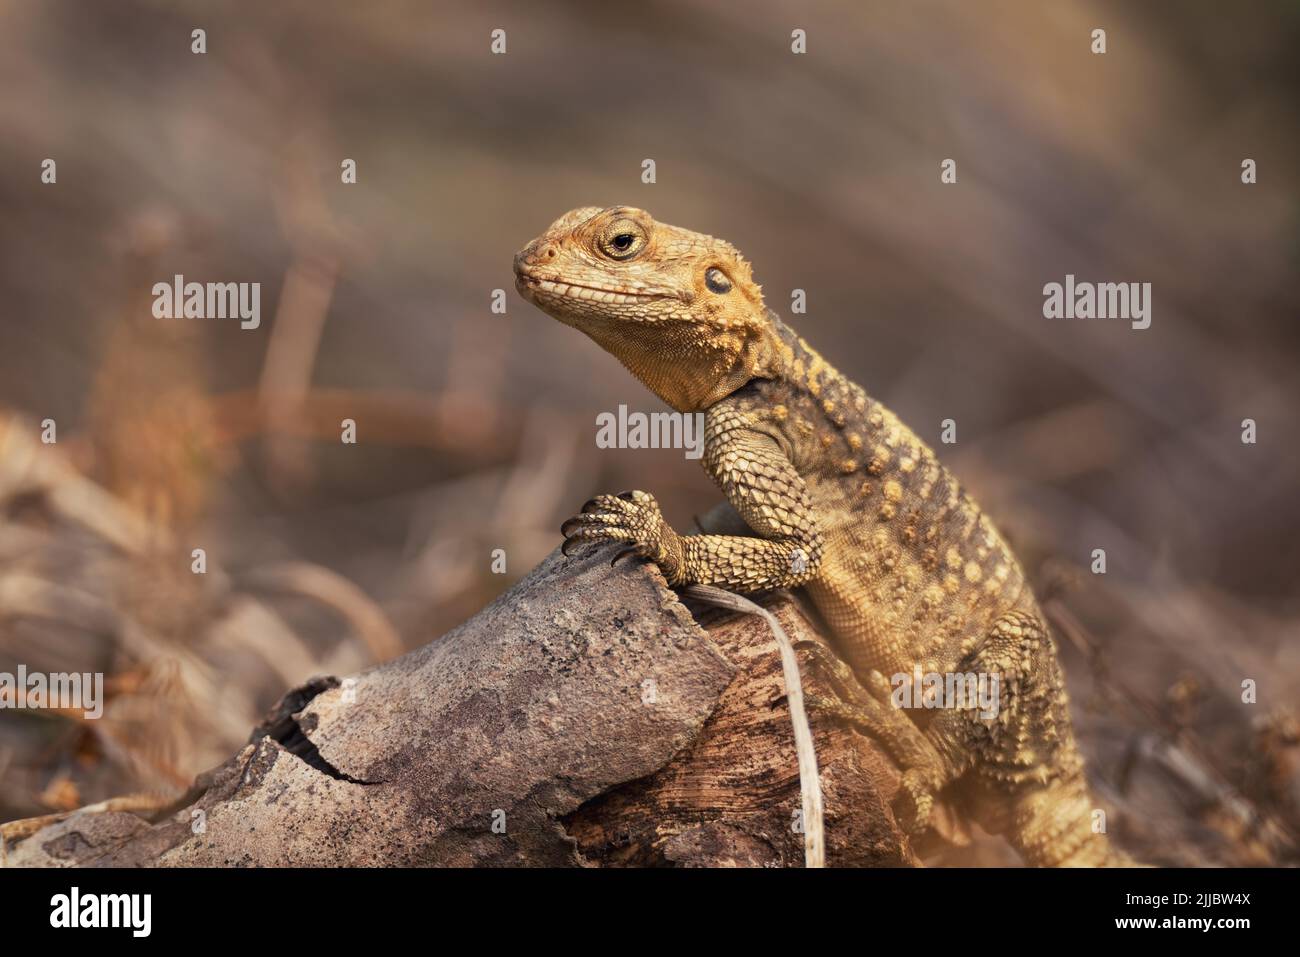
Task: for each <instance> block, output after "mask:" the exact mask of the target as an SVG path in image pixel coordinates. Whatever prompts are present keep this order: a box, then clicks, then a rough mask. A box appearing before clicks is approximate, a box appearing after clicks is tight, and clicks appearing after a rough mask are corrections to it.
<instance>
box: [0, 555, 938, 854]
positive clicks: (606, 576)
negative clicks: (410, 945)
mask: <svg viewBox="0 0 1300 957" xmlns="http://www.w3.org/2000/svg"><path fill="white" fill-rule="evenodd" d="M611 554H612V550H611V549H599V550H596V551H595V552H593V553H591V554H587V555H582V556H576V557H574V558H568V559H566V558H563V557H561V556H560V555H559V554H558V553H555V554H552V555H551V556H550V557H549V558H548V559H547V560H546V561H544V562H543V563H542V564H541V565H539V566H538V567H537V568H536V569H534V570H533V571H532V572H531V573H530V574H529V575H528V576H527V577H526V578H525V579H524V580H523V581H521V582H520V583H519V584H518V585H516V586H515V587H514V588H512V589H510V591H508V592H507V593H506V594H504V595H502V596H501V597H500V598H498V599H497V600H496V601H494V602H493V603H492V604H490V605H489V606H488V607H486V608H484V609H483V610H482V611H481V612H479V613H478V614H477V615H475V616H474V617H473V618H471V619H470V620H469V621H467V622H465V623H464V624H463V625H461V626H460V627H458V628H456V629H455V630H453V631H452V632H450V633H449V634H447V635H445V636H443V637H442V638H440V639H437V640H435V641H433V642H431V643H430V644H428V645H425V646H424V647H422V648H419V649H417V650H415V651H412V652H410V653H409V654H406V655H404V656H402V657H400V658H397V659H395V660H393V661H390V662H387V663H385V664H383V665H380V666H378V667H375V668H373V669H371V670H369V671H365V672H362V673H361V674H359V675H356V676H355V677H352V678H347V679H344V680H339V679H337V678H332V677H331V678H321V679H317V680H315V681H312V682H310V683H308V684H307V685H306V686H304V687H302V688H298V689H295V690H294V691H292V692H290V693H289V694H287V695H285V697H284V699H283V700H282V701H281V702H280V703H279V705H277V707H276V708H275V709H274V710H273V711H272V713H271V714H269V715H268V716H267V717H266V718H265V719H264V720H263V722H262V723H261V724H260V725H259V727H258V728H257V729H255V730H254V732H253V735H252V738H251V740H250V743H249V744H248V745H247V746H246V747H244V748H243V749H242V750H241V751H240V752H239V753H238V754H236V755H235V756H233V757H232V758H231V759H230V760H228V761H227V762H225V763H224V764H222V765H220V766H219V767H217V768H215V769H213V770H212V771H210V772H208V773H206V774H204V775H201V776H200V777H199V779H198V780H197V781H196V782H195V785H194V787H192V788H191V789H190V791H189V793H188V794H187V795H186V796H185V797H184V798H183V799H181V801H180V802H178V803H177V804H176V805H173V806H172V807H170V808H168V809H165V810H164V811H162V812H159V813H157V814H155V815H153V817H152V819H146V818H145V817H142V816H137V815H136V814H132V813H127V812H124V811H117V810H100V811H95V810H92V809H83V810H80V811H76V812H73V813H72V814H70V815H68V816H67V817H66V818H64V819H62V820H59V821H56V822H54V823H50V824H46V825H45V826H44V827H41V828H40V829H38V830H34V832H33V833H29V834H26V835H25V836H23V832H22V829H21V828H20V829H13V828H12V826H11V827H10V837H9V839H8V840H7V842H6V844H7V846H6V847H5V849H4V850H5V852H6V854H7V863H8V864H10V865H20V866H128V867H132V866H171V867H179V866H408V865H411V866H418V865H451V866H503V865H550V866H555V865H561V866H625V865H679V866H690V865H696V866H718V865H739V866H802V865H803V836H802V834H801V833H800V832H799V831H798V830H797V827H798V823H799V822H798V817H797V812H798V811H799V808H800V791H799V776H798V770H797V764H796V758H795V749H794V738H793V734H792V730H791V725H790V715H789V711H788V710H787V707H786V700H785V690H784V687H783V683H782V677H781V665H780V657H779V654H778V651H777V645H776V642H775V639H774V638H773V636H772V635H771V633H770V631H769V629H768V627H767V625H766V624H765V623H764V622H763V621H762V620H761V619H759V618H757V617H753V616H734V615H732V616H728V615H720V614H718V613H716V612H701V614H700V620H701V621H702V622H703V624H700V623H697V621H696V619H695V618H694V617H693V616H692V614H691V611H690V610H688V608H687V607H686V606H685V605H684V604H682V602H681V601H679V599H678V597H677V596H676V595H675V594H674V593H673V592H672V591H671V590H669V589H668V588H667V587H666V586H665V584H664V580H663V578H662V576H661V575H660V574H659V572H658V570H657V569H656V568H654V567H653V566H650V565H647V564H637V563H636V562H621V563H620V564H619V565H618V566H617V567H615V568H611V567H610V556H611ZM766 604H767V607H769V608H770V609H771V610H772V611H774V613H775V614H776V615H777V616H778V617H779V619H780V620H781V622H782V623H783V625H784V626H785V628H786V630H787V632H788V634H789V635H790V638H791V640H792V641H794V642H796V643H798V642H800V641H813V642H818V643H823V644H824V640H823V639H822V637H821V636H820V635H818V634H817V632H816V630H815V629H814V628H813V626H812V625H811V624H810V623H809V621H808V619H807V618H806V617H805V616H804V615H803V614H802V613H801V611H800V608H799V606H798V604H797V603H796V602H795V601H794V600H793V599H792V598H790V597H789V596H786V595H779V594H778V595H775V596H772V597H770V598H769V599H768V600H767V601H766ZM802 660H803V659H802V656H801V661H802ZM802 670H803V673H804V686H805V691H806V693H808V694H810V695H817V694H822V695H827V696H829V694H830V692H829V690H828V689H827V688H825V687H824V686H822V685H820V683H819V680H818V678H817V675H816V672H815V671H814V670H812V669H808V668H803V669H802ZM812 729H813V737H814V740H815V742H816V746H817V757H818V763H819V767H820V774H821V785H822V789H823V793H824V799H825V805H826V841H827V848H826V850H827V863H828V864H829V865H831V866H836V865H873V866H881V865H909V864H914V863H915V858H914V856H913V853H912V851H911V849H910V847H909V845H908V842H907V841H906V839H905V838H904V837H903V835H902V834H901V832H900V831H899V829H898V827H897V825H896V824H895V822H894V818H893V816H892V814H891V812H890V809H889V801H890V799H891V798H892V796H893V793H894V791H895V789H896V787H897V778H898V776H897V771H896V769H895V768H894V766H893V765H892V764H891V762H890V761H889V759H888V758H887V757H886V756H885V755H884V754H883V752H881V751H880V750H879V749H878V748H877V747H876V746H875V745H874V744H873V742H871V741H870V740H869V739H868V738H866V737H864V736H862V735H860V734H858V733H857V732H855V731H852V730H850V729H848V728H846V727H844V726H843V725H841V724H839V723H838V722H835V721H833V720H829V719H822V718H821V717H819V716H818V714H817V713H816V712H815V711H814V712H813V715H812ZM15 834H16V835H17V836H15Z"/></svg>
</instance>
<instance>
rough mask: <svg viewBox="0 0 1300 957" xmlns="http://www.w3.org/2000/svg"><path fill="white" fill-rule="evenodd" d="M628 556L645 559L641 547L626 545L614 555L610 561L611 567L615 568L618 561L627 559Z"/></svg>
mask: <svg viewBox="0 0 1300 957" xmlns="http://www.w3.org/2000/svg"><path fill="white" fill-rule="evenodd" d="M628 555H637V556H639V557H644V556H642V555H641V546H640V545H624V546H623V547H622V548H620V549H619V550H618V551H617V552H615V553H614V557H613V558H612V559H610V562H609V567H610V568H613V567H614V566H615V565H617V564H618V560H619V559H620V558H626V557H627V556H628Z"/></svg>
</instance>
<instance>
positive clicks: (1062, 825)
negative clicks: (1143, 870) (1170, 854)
mask: <svg viewBox="0 0 1300 957" xmlns="http://www.w3.org/2000/svg"><path fill="white" fill-rule="evenodd" d="M1105 821H1106V812H1105V811H1104V810H1103V809H1102V808H1100V807H1098V806H1097V803H1096V801H1094V800H1093V798H1092V795H1091V793H1090V792H1089V790H1088V785H1087V782H1086V781H1085V780H1084V777H1083V774H1082V772H1079V773H1076V774H1074V775H1071V776H1070V777H1068V778H1064V779H1058V780H1056V781H1054V782H1052V783H1051V784H1049V785H1048V786H1047V787H1044V788H1036V789H1034V790H1033V791H1030V792H1029V793H1027V794H1025V795H1023V796H1022V797H1021V798H1020V799H1019V800H1018V801H1017V803H1016V806H1015V808H1014V810H1013V811H1012V815H1011V821H1010V827H1009V829H1008V833H1007V838H1008V839H1009V840H1010V841H1011V843H1012V844H1013V845H1014V846H1015V848H1016V850H1017V851H1019V852H1020V855H1021V857H1022V858H1023V859H1024V861H1025V863H1026V864H1028V865H1029V866H1031V867H1141V866H1143V865H1141V864H1139V863H1138V862H1137V861H1135V860H1133V859H1132V858H1131V857H1129V856H1128V855H1127V854H1125V853H1124V852H1123V851H1121V850H1120V849H1119V848H1117V847H1115V846H1114V845H1113V844H1111V842H1110V839H1109V838H1108V837H1107V836H1106V832H1105Z"/></svg>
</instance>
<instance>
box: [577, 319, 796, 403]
mask: <svg viewBox="0 0 1300 957" xmlns="http://www.w3.org/2000/svg"><path fill="white" fill-rule="evenodd" d="M579 328H581V329H582V331H583V332H585V333H586V334H587V335H588V336H590V337H591V338H592V339H594V340H595V341H596V342H597V343H598V344H599V345H600V346H601V347H602V348H604V349H605V351H606V352H609V353H610V354H612V355H613V356H614V357H615V358H616V359H618V360H619V362H621V363H623V365H624V366H626V367H627V369H628V371H630V372H631V373H632V374H633V375H634V376H636V377H637V378H638V379H640V380H641V382H642V383H644V384H645V386H646V387H647V388H648V389H649V390H650V391H651V392H653V393H654V394H655V395H657V396H659V398H660V399H662V400H663V401H664V402H665V403H667V404H668V405H669V406H671V407H672V408H673V409H675V410H676V411H678V412H699V411H702V410H704V409H707V408H708V407H709V406H711V405H713V404H714V403H715V402H717V401H718V400H720V399H723V398H725V397H726V396H728V395H730V394H731V393H733V392H735V391H736V390H737V389H739V388H741V387H742V386H743V385H745V384H746V383H747V382H750V381H751V380H753V379H775V378H778V377H780V376H781V375H782V372H783V368H784V366H785V359H786V356H785V353H786V351H787V350H786V348H785V346H784V344H783V341H782V339H781V338H780V334H779V333H778V332H777V330H776V329H775V328H765V327H753V326H745V327H737V328H716V327H712V326H710V327H703V326H700V325H697V324H694V323H689V322H681V323H672V324H671V325H666V324H662V323H645V324H617V325H611V324H607V323H592V324H590V325H585V324H584V325H582V326H579ZM782 328H785V327H784V326H782ZM786 331H787V332H788V331H789V330H786ZM790 334H791V335H793V333H790ZM796 338H797V337H796Z"/></svg>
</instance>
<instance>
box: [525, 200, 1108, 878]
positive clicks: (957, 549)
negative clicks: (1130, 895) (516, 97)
mask: <svg viewBox="0 0 1300 957" xmlns="http://www.w3.org/2000/svg"><path fill="white" fill-rule="evenodd" d="M515 273H516V277H517V278H516V285H517V287H518V289H519V291H520V292H521V293H522V294H523V295H524V296H525V297H526V298H527V299H528V300H530V301H531V302H533V303H534V304H535V305H537V306H538V307H539V308H540V309H542V310H543V311H544V312H546V313H548V314H550V315H551V316H554V317H555V318H556V319H558V320H560V321H561V322H563V323H565V324H566V325H570V326H573V327H574V328H576V329H578V330H580V331H582V332H584V333H586V334H587V335H588V336H590V337H591V338H592V339H594V340H595V341H596V342H597V343H599V344H600V345H601V346H602V347H603V348H604V349H606V350H607V351H608V352H610V353H611V354H612V355H614V356H615V357H616V358H617V359H619V360H620V361H621V362H622V363H623V364H624V365H625V366H627V368H628V369H629V370H630V371H631V372H632V373H633V374H634V375H635V376H636V377H637V378H638V379H640V380H641V381H642V382H643V383H645V385H646V386H648V387H649V388H650V389H651V391H653V392H654V393H655V394H656V395H658V396H659V397H660V398H661V399H663V401H664V402H666V403H667V404H668V405H670V406H671V407H672V408H674V409H676V410H677V411H679V412H699V411H702V412H704V413H705V423H706V427H705V451H704V458H703V463H704V466H705V468H706V469H707V471H708V472H709V474H710V476H712V478H713V479H714V481H716V482H717V484H718V485H719V486H720V487H721V489H722V491H723V492H724V493H725V494H726V496H727V499H728V500H729V501H730V502H731V504H732V505H733V506H734V507H735V509H736V510H737V511H738V512H739V513H740V515H741V517H743V518H744V520H745V522H746V523H747V524H748V526H749V528H750V529H752V531H753V533H754V535H753V537H750V536H734V535H679V534H678V533H677V532H675V531H674V530H673V529H672V528H671V527H669V526H668V524H667V523H666V522H665V521H664V519H663V517H662V516H661V514H660V512H659V506H658V504H657V503H656V502H655V500H654V498H653V496H651V495H649V494H647V493H645V492H625V493H623V494H621V495H601V496H597V497H596V498H594V499H592V500H591V501H590V502H588V503H587V504H586V505H585V506H584V507H583V510H582V512H581V513H580V514H579V515H577V516H575V517H574V518H572V519H570V520H569V521H568V522H566V523H565V524H564V529H563V531H564V534H565V537H566V542H565V548H566V550H567V549H568V548H569V547H570V546H572V545H574V544H577V543H584V542H622V543H624V547H625V550H631V551H635V552H636V553H637V554H639V555H642V556H644V557H646V558H648V559H651V560H653V561H654V562H656V563H657V564H658V565H659V567H660V569H661V570H662V571H663V573H664V575H665V576H666V578H667V579H668V581H669V583H670V584H672V585H674V586H684V585H689V584H695V583H698V584H705V585H717V586H720V587H724V588H731V589H734V590H737V591H741V592H754V591H762V590H765V589H771V588H789V587H798V586H801V587H802V588H804V589H805V590H806V592H807V593H808V594H809V595H810V596H811V598H812V600H813V602H814V603H815V604H816V605H817V607H818V609H819V610H820V612H821V613H822V615H823V616H824V617H825V619H826V621H827V623H828V624H829V626H830V627H831V629H832V631H833V632H834V635H833V638H834V641H835V645H836V648H837V650H838V651H839V652H840V654H841V655H842V656H843V657H844V659H845V660H846V661H847V662H848V665H849V667H848V668H845V667H844V665H843V664H842V663H841V662H838V661H834V660H831V661H823V662H822V666H823V667H824V668H826V669H829V671H830V672H831V673H832V674H833V675H834V676H835V677H834V681H835V686H836V688H837V690H838V691H839V693H840V696H841V698H842V699H844V700H842V701H840V702H838V703H834V704H827V706H828V707H831V708H833V709H835V710H836V711H838V712H839V713H840V714H842V715H843V716H844V717H846V718H847V719H849V720H851V721H853V722H854V723H856V724H857V725H859V726H861V727H863V728H865V729H866V730H868V731H869V732H870V733H872V734H873V735H874V736H875V737H876V738H877V739H878V740H880V742H881V743H882V744H883V745H884V746H885V747H886V748H887V749H888V750H889V751H890V752H891V754H892V755H893V756H894V757H895V759H896V760H898V761H899V763H900V766H902V767H903V768H904V774H903V782H902V784H903V786H902V789H901V791H900V794H899V798H898V801H897V804H896V811H897V813H898V815H899V818H900V820H901V821H902V822H903V824H904V826H905V827H907V828H909V830H911V831H912V832H913V833H919V832H921V831H923V830H924V829H925V828H926V827H927V824H928V818H929V814H930V809H931V806H932V803H933V799H934V796H935V795H936V793H937V792H939V791H940V790H944V789H947V790H946V791H945V793H946V794H951V795H952V797H953V798H954V799H955V800H956V801H957V802H958V803H959V806H961V807H962V808H964V809H965V811H966V813H968V814H969V815H970V816H971V817H972V818H974V819H975V820H976V821H978V822H979V823H980V824H981V825H982V826H983V827H985V829H986V830H989V831H991V832H993V833H999V834H1005V835H1006V836H1007V838H1008V839H1009V840H1010V841H1011V842H1012V844H1013V845H1014V846H1015V847H1016V848H1017V849H1018V850H1019V852H1020V853H1021V855H1022V856H1023V857H1024V859H1025V860H1026V861H1027V862H1028V863H1031V864H1043V865H1097V864H1114V863H1127V860H1126V859H1125V858H1124V857H1123V856H1122V855H1120V854H1119V853H1117V852H1115V851H1114V850H1112V849H1111V847H1110V845H1109V844H1108V842H1107V840H1106V838H1105V836H1104V835H1101V834H1094V833H1093V831H1092V827H1091V812H1092V810H1093V808H1094V807H1095V805H1094V803H1093V801H1092V799H1091V798H1090V796H1089V794H1088V789H1087V785H1086V783H1085V781H1084V775H1083V762H1082V760H1081V758H1080V756H1079V752H1078V749H1077V747H1076V746H1075V742H1074V736H1073V732H1072V729H1071V726H1070V718H1069V704H1068V700H1067V698H1066V693H1065V687H1064V682H1063V680H1062V676H1061V671H1060V667H1059V664H1058V661H1057V655H1056V648H1055V645H1054V643H1053V641H1052V637H1051V635H1050V633H1049V632H1048V630H1047V628H1046V627H1045V626H1044V624H1043V622H1042V615H1041V613H1040V611H1039V609H1038V606H1037V604H1036V602H1035V600H1034V597H1033V595H1032V593H1031V592H1030V589H1029V587H1028V585H1027V584H1026V581H1025V576H1024V574H1023V572H1022V571H1021V569H1020V566H1019V564H1018V563H1017V561H1016V559H1015V556H1014V555H1013V554H1012V553H1011V550H1010V549H1009V548H1008V547H1007V545H1006V543H1005V542H1004V541H1003V540H1002V539H1001V537H999V535H998V533H997V530H996V529H995V528H994V527H993V524H992V523H991V522H990V521H989V520H988V518H986V517H985V516H984V514H983V513H982V512H981V511H980V510H979V507H978V506H977V505H976V504H975V503H974V502H973V501H972V500H971V499H970V497H969V496H967V495H966V494H965V492H964V491H963V490H962V488H961V486H960V485H959V484H958V482H957V480H956V479H955V478H954V477H953V476H952V475H951V474H950V473H949V472H948V470H947V469H945V468H944V467H943V466H942V465H941V464H940V463H939V461H938V459H937V458H936V457H935V455H934V453H933V452H932V451H931V450H930V449H929V448H928V447H927V446H926V445H925V443H923V442H922V441H921V440H920V439H918V438H917V437H916V436H915V435H914V434H913V433H912V432H911V431H910V430H909V429H908V428H907V427H906V426H904V425H903V424H902V423H901V422H900V421H899V420H898V419H897V418H896V417H895V416H894V415H893V413H891V412H890V411H889V410H888V409H887V408H885V407H884V406H883V405H881V404H880V403H878V402H876V401H874V400H873V399H871V398H870V397H868V396H867V395H866V393H865V392H863V390H862V389H861V388H860V387H859V386H858V385H856V384H855V383H853V382H850V381H849V380H848V379H846V378H845V377H844V376H842V375H841V374H840V373H839V372H837V371H836V370H835V369H834V368H832V367H831V366H830V365H829V364H828V363H827V362H826V361H825V360H824V359H823V358H822V357H821V356H820V355H818V354H817V353H816V352H815V351H814V350H813V349H812V348H811V347H810V346H808V345H807V344H806V343H805V342H804V341H803V340H802V339H800V338H799V337H798V336H797V335H795V333H794V332H793V331H791V330H790V329H789V328H788V327H787V326H785V325H784V324H783V323H782V322H781V320H780V319H779V318H778V317H777V316H776V315H775V314H774V313H772V312H770V311H769V310H768V309H767V308H766V306H765V305H764V303H763V297H762V293H761V291H760V289H759V287H758V286H757V285H756V284H755V283H754V281H753V277H752V274H751V271H750V267H749V265H748V264H747V263H746V262H745V261H744V259H742V258H741V256H740V254H739V253H738V252H737V251H736V250H735V249H734V248H733V247H732V246H730V245H729V244H727V243H725V242H722V241H720V240H715V239H713V238H712V237H710V236H704V235H700V234H698V233H693V232H690V231H688V230H684V229H679V228H677V227H673V226H668V225H666V224H664V223H658V222H656V221H655V220H654V219H652V218H651V217H650V216H649V215H648V214H647V213H645V212H644V211H642V210H638V209H632V208H628V207H613V208H609V209H599V208H596V207H587V208H583V209H576V210H573V211H572V212H570V213H567V214H566V215H564V216H562V217H561V218H560V219H558V220H556V222H555V223H554V224H552V226H551V227H550V228H549V229H548V230H547V231H546V232H545V233H543V234H542V235H541V236H540V237H538V238H537V239H535V240H533V242H531V243H529V244H528V246H526V247H525V248H524V249H523V250H521V251H520V252H519V254H518V255H517V256H516V257H515ZM916 665H919V666H920V667H921V669H922V671H923V672H927V673H939V674H948V673H952V672H958V673H972V672H973V673H983V674H988V675H993V674H996V675H998V676H1000V679H1001V702H1000V707H999V710H998V714H997V717H995V718H990V719H987V720H986V719H982V718H981V717H980V716H979V715H978V714H977V713H976V711H975V710H974V709H969V708H967V709H961V708H949V709H942V710H918V709H909V710H906V711H902V710H898V709H895V708H894V707H892V706H891V704H890V702H889V693H890V690H891V689H890V683H889V680H888V679H887V678H886V677H885V676H892V675H895V674H900V673H902V674H909V675H910V674H911V673H912V672H913V667H914V666H916Z"/></svg>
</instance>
